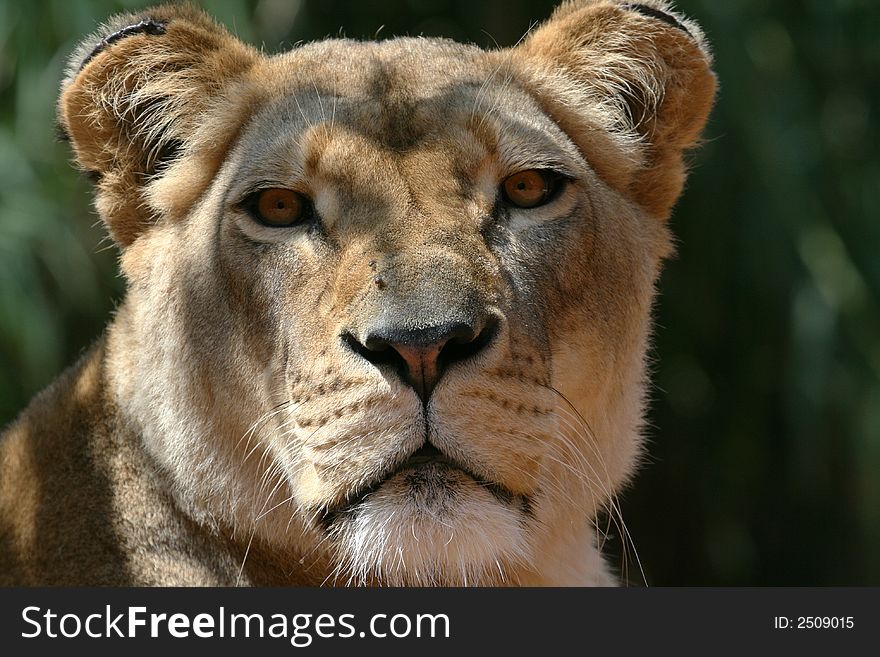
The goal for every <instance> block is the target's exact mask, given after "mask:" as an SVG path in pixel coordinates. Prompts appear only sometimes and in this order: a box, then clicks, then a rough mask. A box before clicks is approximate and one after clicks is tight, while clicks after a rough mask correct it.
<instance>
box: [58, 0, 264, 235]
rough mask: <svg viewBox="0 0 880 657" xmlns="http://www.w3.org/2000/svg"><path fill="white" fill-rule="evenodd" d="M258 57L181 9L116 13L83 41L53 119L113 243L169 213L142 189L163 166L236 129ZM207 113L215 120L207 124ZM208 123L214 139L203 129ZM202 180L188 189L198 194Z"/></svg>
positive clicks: (212, 145) (193, 12)
mask: <svg viewBox="0 0 880 657" xmlns="http://www.w3.org/2000/svg"><path fill="white" fill-rule="evenodd" d="M258 57H259V55H258V53H257V52H256V51H255V50H253V49H252V48H250V47H249V46H246V45H244V44H242V43H241V42H240V41H238V40H237V39H235V38H234V37H232V36H231V35H230V34H229V33H228V32H227V31H226V30H225V29H224V28H222V27H220V26H218V25H217V24H215V23H214V22H213V21H212V20H211V19H210V18H208V17H207V16H206V15H205V14H203V13H202V12H201V11H199V10H197V9H194V8H192V7H189V6H186V5H167V6H162V7H156V8H153V9H148V10H145V11H144V12H142V13H139V14H128V15H121V16H117V17H115V18H114V19H112V20H111V21H109V22H108V23H107V24H106V25H104V26H103V27H102V28H101V30H99V32H98V33H97V34H96V35H94V36H93V37H91V38H90V39H87V40H86V41H85V42H83V43H82V44H81V45H80V47H79V49H78V50H77V52H76V53H75V54H74V55H73V57H72V58H71V61H70V64H69V68H68V71H67V76H66V78H65V80H64V82H63V83H62V87H61V96H60V99H59V103H58V114H59V121H60V124H61V129H62V131H63V132H64V133H65V134H66V135H67V136H69V138H70V140H71V142H72V144H73V149H74V151H75V153H76V159H77V161H78V163H79V164H80V166H81V167H83V168H84V169H85V170H86V171H88V172H89V173H90V174H91V175H92V177H93V178H94V179H95V180H96V185H97V190H96V196H97V200H96V205H97V208H98V212H99V213H100V214H101V216H102V217H103V219H104V221H105V222H106V224H107V226H108V229H109V231H110V234H111V235H112V236H113V238H114V240H115V241H116V242H117V243H118V244H120V245H121V246H123V247H125V246H127V245H129V244H131V242H133V241H134V239H135V238H136V237H137V236H138V235H139V234H140V233H141V232H142V231H143V230H144V229H145V228H146V227H147V226H149V225H150V224H151V223H153V222H155V221H157V220H158V219H159V218H160V217H161V216H162V214H164V213H165V212H163V210H168V209H169V208H161V207H158V206H159V205H161V204H157V203H154V202H152V200H151V198H150V193H149V187H150V185H151V184H152V183H154V182H155V181H156V179H158V178H160V177H161V174H162V172H163V171H165V170H166V169H167V168H168V167H169V166H170V165H172V164H173V163H175V162H176V161H177V160H178V159H179V158H180V156H181V155H182V154H185V153H191V152H195V151H199V152H204V151H205V150H210V149H212V148H215V149H216V148H217V147H218V144H219V143H220V142H224V140H223V139H220V138H219V134H218V133H219V132H222V131H223V130H224V129H227V130H233V129H234V123H235V119H236V118H240V114H241V111H242V110H241V106H242V104H243V103H246V94H242V93H241V90H240V89H239V90H236V89H235V86H236V81H237V80H239V79H240V78H241V77H242V76H243V74H244V73H245V72H246V71H247V70H249V68H250V67H251V66H252V65H253V63H254V62H255V60H256V59H257V58H258ZM224 104H225V105H227V106H225V107H223V111H222V112H221V111H219V109H220V108H219V106H220V105H224ZM236 107H237V108H238V109H237V110H236V109H235V108H236ZM212 112H213V113H214V114H215V115H216V118H217V119H219V120H214V119H212V120H211V121H207V120H206V115H207V114H209V113H212ZM223 117H229V118H226V119H224V118H223ZM224 120H226V122H227V125H226V126H224ZM207 123H210V124H211V126H212V133H213V134H212V135H208V134H205V133H206V130H204V129H201V130H200V127H202V126H204V125H205V124H207ZM191 168H192V167H191ZM201 168H204V163H202V165H201ZM208 168H210V167H208ZM190 173H191V175H190V178H193V176H195V178H198V175H196V169H195V168H193V171H191V172H190ZM204 175H205V174H204V173H203V174H202V176H204ZM199 182H200V181H199V180H197V179H191V180H189V183H190V184H188V185H187V186H188V187H189V189H193V190H198V189H199ZM192 193H194V192H191V194H192ZM183 197H184V198H178V199H177V200H178V201H179V202H181V203H184V204H185V203H186V202H192V201H193V200H194V198H186V193H184V194H183Z"/></svg>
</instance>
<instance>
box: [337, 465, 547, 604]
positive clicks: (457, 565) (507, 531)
mask: <svg viewBox="0 0 880 657" xmlns="http://www.w3.org/2000/svg"><path fill="white" fill-rule="evenodd" d="M420 492H421V491H418V490H414V487H413V486H411V485H410V484H409V483H407V482H405V481H402V480H401V476H398V477H395V479H393V480H392V481H389V482H387V483H386V484H385V485H383V486H382V487H381V488H380V489H379V490H377V491H375V492H373V493H371V494H370V495H369V496H368V497H367V498H366V499H365V500H364V501H363V502H361V503H360V504H358V505H357V506H356V507H354V508H353V509H351V510H350V511H346V512H345V513H344V514H342V515H341V516H340V517H339V518H338V519H337V520H336V521H335V522H334V524H333V526H332V528H331V533H332V534H333V536H334V539H335V541H334V542H335V544H336V547H337V549H338V551H339V554H338V559H339V566H338V567H337V569H336V572H335V577H336V583H337V584H345V585H359V584H373V585H385V586H431V585H435V586H436V585H439V586H468V585H492V584H495V585H498V584H515V583H516V582H514V581H511V579H510V578H511V574H510V571H511V566H513V565H518V566H521V565H523V564H525V563H528V562H529V558H528V557H529V554H530V550H529V546H528V543H527V538H526V529H525V523H526V522H527V520H528V519H527V517H526V516H525V515H524V514H523V512H522V511H521V510H519V509H517V508H516V507H515V506H513V505H508V504H503V503H502V502H500V501H499V500H497V499H496V498H495V497H494V496H493V495H492V493H490V492H489V491H488V490H486V488H485V487H483V486H481V485H480V484H478V483H477V482H475V481H474V480H472V479H470V478H469V477H468V478H466V479H465V478H464V477H461V478H458V480H457V481H456V485H455V487H454V489H452V490H451V491H449V490H445V491H443V494H441V495H434V496H432V497H430V498H426V496H425V495H423V494H420Z"/></svg>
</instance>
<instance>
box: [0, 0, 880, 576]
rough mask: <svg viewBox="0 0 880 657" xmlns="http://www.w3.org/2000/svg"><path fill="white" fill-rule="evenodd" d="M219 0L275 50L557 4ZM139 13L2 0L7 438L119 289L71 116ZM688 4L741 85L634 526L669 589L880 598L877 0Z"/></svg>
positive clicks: (722, 137)
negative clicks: (67, 102)
mask: <svg viewBox="0 0 880 657" xmlns="http://www.w3.org/2000/svg"><path fill="white" fill-rule="evenodd" d="M201 4H202V5H204V7H205V8H207V9H208V10H209V11H210V12H212V13H213V14H215V15H216V16H217V17H218V18H219V19H220V20H221V21H222V22H224V23H226V24H227V25H230V26H232V27H233V30H234V31H235V32H237V34H238V35H239V36H240V37H242V38H243V39H246V40H249V41H252V42H254V43H263V44H264V47H265V49H266V50H267V51H277V50H282V49H286V48H288V47H290V45H291V44H293V43H295V42H297V41H299V40H308V39H314V38H320V37H322V36H326V35H335V34H337V33H339V32H340V28H342V30H343V32H344V33H345V34H347V35H348V36H353V37H366V38H373V37H374V36H375V35H376V34H377V33H378V34H379V36H380V37H386V36H390V35H394V34H406V33H408V34H426V35H444V36H449V37H453V38H456V39H460V40H467V41H473V42H475V43H477V44H480V45H492V44H493V43H495V42H497V43H498V44H500V45H510V44H512V43H514V42H516V40H517V39H518V38H519V36H520V35H521V34H522V33H523V32H524V31H525V30H526V29H527V28H528V27H529V25H530V24H531V23H532V22H533V21H535V20H539V19H541V18H544V17H546V16H547V15H548V14H549V12H550V9H551V7H552V4H553V3H552V2H550V1H549V0H534V1H525V0H488V1H486V2H474V1H473V0H471V1H466V0H393V1H388V2H375V3H370V2H339V1H327V0H323V1H321V0H205V1H204V2H202V3H201ZM138 6H142V3H138V2H113V1H110V0H74V1H71V0H42V1H39V2H15V1H13V0H0V424H3V423H6V422H8V421H9V420H11V419H12V418H13V417H14V416H15V414H16V413H17V412H18V411H19V410H20V409H21V408H22V407H23V406H24V405H25V404H26V402H27V400H28V399H29V398H30V397H31V396H32V395H33V394H34V393H35V392H36V391H38V390H39V389H40V388H42V387H43V386H45V385H46V384H47V383H48V382H49V381H50V380H52V378H53V377H54V376H56V375H57V374H58V373H59V372H60V371H61V370H62V368H63V367H64V366H65V365H67V364H69V363H70V362H72V361H73V360H74V359H75V357H76V356H77V354H78V353H80V352H81V351H82V350H83V349H84V348H85V347H86V346H87V345H88V344H89V343H90V342H91V341H92V340H93V339H94V338H95V337H96V336H97V335H98V334H99V332H100V331H101V329H102V326H103V325H104V324H105V323H106V321H107V319H108V317H109V316H110V314H111V312H112V309H113V304H114V303H115V301H114V300H118V299H120V298H121V296H122V294H123V284H122V282H121V280H120V279H119V277H118V275H117V269H116V252H115V250H114V248H113V246H112V245H111V244H108V243H107V242H106V241H103V238H104V231H103V230H102V228H101V227H100V225H95V221H96V217H95V216H94V213H93V212H92V210H91V209H90V196H89V195H90V192H89V186H88V184H87V183H86V181H85V180H84V179H82V178H81V177H79V175H78V174H77V173H75V172H74V170H73V169H72V168H71V167H70V166H69V158H70V153H69V151H68V147H67V146H66V145H65V144H62V143H59V142H57V141H56V138H55V133H54V102H55V97H56V92H57V86H58V82H59V80H60V78H61V73H62V69H63V66H64V60H65V57H66V56H67V54H68V53H70V52H71V50H72V49H73V47H74V45H75V43H76V41H77V40H78V39H79V38H81V37H82V36H83V35H86V34H88V33H89V32H91V31H92V30H93V29H94V28H95V26H96V23H97V22H98V21H100V20H102V19H103V18H104V17H106V16H107V15H109V14H111V13H113V12H115V11H118V10H120V9H125V8H131V7H138ZM678 6H679V8H681V9H682V10H684V11H685V12H686V13H688V14H689V15H691V16H693V17H695V18H696V19H698V20H699V21H700V22H701V24H702V25H703V26H704V27H705V29H706V32H707V34H708V36H709V38H710V41H711V42H712V44H713V45H714V49H715V57H716V69H717V72H718V76H719V79H720V82H721V91H720V95H719V98H718V104H717V107H716V109H715V111H714V114H713V116H712V119H711V122H710V124H709V126H708V129H707V131H706V143H705V146H704V147H703V148H702V150H701V151H700V152H699V153H697V154H695V155H694V157H693V173H692V176H691V179H690V181H689V184H688V189H687V190H686V193H685V195H684V197H683V199H682V201H681V202H680V203H679V205H678V207H677V209H676V211H675V214H674V216H673V219H672V223H673V226H674V230H675V232H676V234H677V235H678V237H679V240H680V243H679V251H678V256H677V258H676V259H675V260H673V261H671V262H670V263H669V265H668V267H667V269H666V271H665V273H664V276H663V279H662V283H661V296H660V299H659V304H658V307H657V312H656V317H657V331H656V337H655V348H654V352H653V358H654V359H655V361H656V362H655V364H654V367H653V369H654V382H655V388H654V393H653V405H652V410H651V416H650V420H651V427H652V428H651V431H650V437H651V445H650V460H649V462H648V463H647V465H646V467H645V468H644V469H643V471H642V473H641V474H640V476H639V477H638V478H637V480H636V483H635V485H634V486H633V487H632V488H631V489H630V490H629V491H627V493H626V494H625V495H624V498H623V506H624V515H625V518H626V519H627V522H628V525H629V529H630V532H631V534H632V535H633V538H634V541H635V544H636V547H637V548H638V553H639V556H640V558H641V562H642V565H643V566H644V570H645V572H646V574H647V579H648V582H649V583H651V584H675V585H679V584H713V585H766V584H776V585H786V584H794V585H797V584H817V585H841V584H874V585H877V584H880V158H878V146H877V144H878V143H880V134H878V128H877V122H878V99H880V3H876V2H874V1H873V0H804V1H787V2H786V1H779V2H773V3H769V2H763V1H762V0H680V1H679V2H678ZM382 26H384V27H382ZM380 28H381V29H380ZM614 552H617V553H618V554H620V553H621V552H622V548H621V547H620V545H619V544H617V545H616V546H615V547H613V548H612V553H614ZM630 556H631V557H632V555H630ZM637 573H638V569H637V568H633V567H632V565H631V568H630V578H631V580H633V581H635V582H638V581H639V580H640V578H639V577H638V576H637Z"/></svg>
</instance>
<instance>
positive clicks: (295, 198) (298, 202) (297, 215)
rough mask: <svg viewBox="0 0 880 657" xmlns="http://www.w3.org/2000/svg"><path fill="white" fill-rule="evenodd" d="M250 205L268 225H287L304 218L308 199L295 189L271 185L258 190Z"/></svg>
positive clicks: (260, 219)
mask: <svg viewBox="0 0 880 657" xmlns="http://www.w3.org/2000/svg"><path fill="white" fill-rule="evenodd" d="M248 205H249V206H250V209H251V211H252V212H253V213H254V214H255V215H256V217H257V219H258V220H259V221H261V222H262V223H264V224H266V225H267V226H275V227H285V226H292V225H293V224H295V223H296V222H297V221H299V220H300V219H302V218H303V215H304V214H305V210H306V208H307V206H308V201H307V200H306V198H305V197H304V196H302V195H301V194H298V193H297V192H294V191H293V190H290V189H282V188H280V187H270V188H268V189H263V190H261V191H259V192H256V193H255V195H254V197H253V198H252V199H251V201H250V203H248Z"/></svg>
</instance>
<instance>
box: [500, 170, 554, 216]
mask: <svg viewBox="0 0 880 657" xmlns="http://www.w3.org/2000/svg"><path fill="white" fill-rule="evenodd" d="M558 183H559V176H558V175H554V174H553V173H551V172H549V171H541V170H539V169H528V170H527V171H520V172H519V173H515V174H513V175H512V176H508V177H507V178H505V180H504V182H503V183H501V191H502V194H503V196H504V199H505V200H506V201H507V202H508V203H511V204H513V205H515V206H517V207H519V208H535V207H538V206H539V205H543V204H544V203H546V202H547V201H549V200H550V199H551V198H552V197H553V193H554V192H555V191H556V188H557V186H558Z"/></svg>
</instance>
